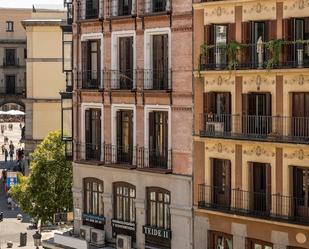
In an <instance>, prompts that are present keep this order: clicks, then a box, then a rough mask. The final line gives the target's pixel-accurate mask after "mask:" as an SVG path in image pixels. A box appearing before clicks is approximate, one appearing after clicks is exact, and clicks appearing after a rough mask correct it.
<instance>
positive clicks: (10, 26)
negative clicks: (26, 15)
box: [6, 21, 14, 32]
mask: <svg viewBox="0 0 309 249" xmlns="http://www.w3.org/2000/svg"><path fill="white" fill-rule="evenodd" d="M13 31H14V22H12V21H7V22H6V32H13Z"/></svg>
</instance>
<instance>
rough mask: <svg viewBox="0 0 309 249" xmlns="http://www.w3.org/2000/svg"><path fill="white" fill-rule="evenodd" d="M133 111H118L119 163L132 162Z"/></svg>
mask: <svg viewBox="0 0 309 249" xmlns="http://www.w3.org/2000/svg"><path fill="white" fill-rule="evenodd" d="M132 158H133V111H131V110H120V111H118V112H117V163H121V164H123V163H125V164H132Z"/></svg>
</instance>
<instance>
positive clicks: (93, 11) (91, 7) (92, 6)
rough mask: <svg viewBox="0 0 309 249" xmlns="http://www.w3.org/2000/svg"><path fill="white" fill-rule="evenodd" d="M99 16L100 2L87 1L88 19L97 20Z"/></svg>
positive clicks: (95, 0) (97, 0) (94, 0)
mask: <svg viewBox="0 0 309 249" xmlns="http://www.w3.org/2000/svg"><path fill="white" fill-rule="evenodd" d="M98 16H99V0H86V19H95V18H98Z"/></svg>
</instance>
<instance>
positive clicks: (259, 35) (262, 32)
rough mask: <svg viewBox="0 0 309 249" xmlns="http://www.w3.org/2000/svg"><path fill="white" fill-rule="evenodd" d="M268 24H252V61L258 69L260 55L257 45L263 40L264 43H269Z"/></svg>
mask: <svg viewBox="0 0 309 249" xmlns="http://www.w3.org/2000/svg"><path fill="white" fill-rule="evenodd" d="M266 28H267V24H266V23H265V22H253V23H252V43H253V44H254V45H253V46H252V53H251V54H252V59H253V66H254V67H256V66H257V65H258V53H257V43H258V41H259V39H262V41H263V42H265V41H268V39H267V33H266ZM265 51H266V50H264V53H263V55H264V58H263V60H264V59H265Z"/></svg>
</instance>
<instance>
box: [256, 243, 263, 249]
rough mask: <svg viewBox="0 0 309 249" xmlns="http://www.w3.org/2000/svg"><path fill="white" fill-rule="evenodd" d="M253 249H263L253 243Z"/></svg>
mask: <svg viewBox="0 0 309 249" xmlns="http://www.w3.org/2000/svg"><path fill="white" fill-rule="evenodd" d="M254 249H263V248H262V245H260V244H255V243H254Z"/></svg>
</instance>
